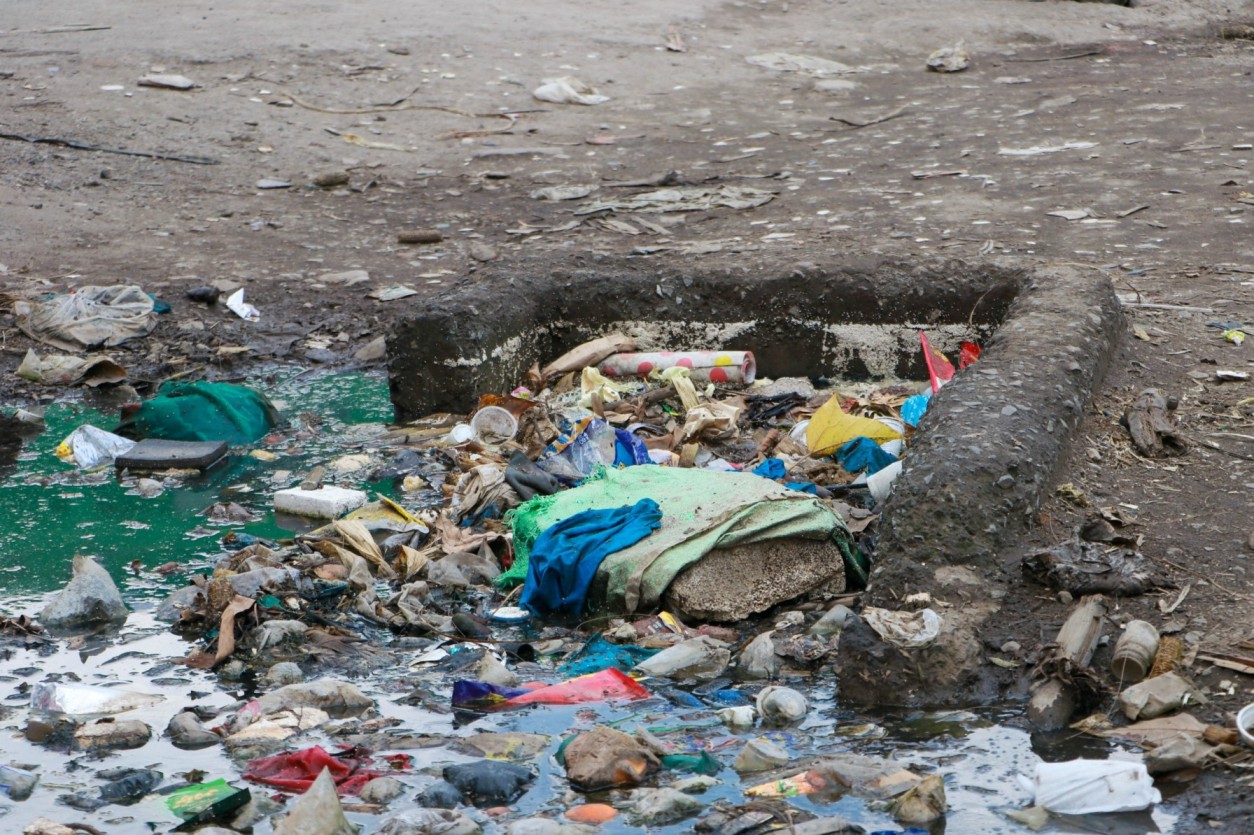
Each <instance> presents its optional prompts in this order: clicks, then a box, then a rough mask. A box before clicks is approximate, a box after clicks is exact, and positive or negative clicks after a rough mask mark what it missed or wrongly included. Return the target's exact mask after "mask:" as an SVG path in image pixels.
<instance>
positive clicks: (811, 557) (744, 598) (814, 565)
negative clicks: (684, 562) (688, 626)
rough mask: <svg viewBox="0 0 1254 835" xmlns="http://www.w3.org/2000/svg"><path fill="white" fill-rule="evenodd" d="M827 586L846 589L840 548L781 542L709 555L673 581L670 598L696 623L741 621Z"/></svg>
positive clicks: (671, 605)
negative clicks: (696, 621)
mask: <svg viewBox="0 0 1254 835" xmlns="http://www.w3.org/2000/svg"><path fill="white" fill-rule="evenodd" d="M823 585H828V586H830V587H832V588H833V589H835V590H838V591H840V590H843V589H844V587H845V565H844V560H843V558H842V557H841V553H840V549H839V548H838V547H836V543H834V542H831V541H827V540H825V541H814V540H808V539H781V540H776V541H773V542H763V543H758V544H753V545H741V546H739V547H737V548H729V549H727V550H717V551H711V552H710V553H709V554H707V555H706V556H705V557H703V558H702V559H700V560H698V561H697V562H696V563H694V564H692V565H690V566H689V567H688V568H686V569H684V570H683V571H681V572H680V573H679V575H678V576H676V577H675V580H674V582H672V583H671V585H670V589H669V590H668V591H667V593H666V598H667V601H668V608H670V609H672V610H674V609H678V610H679V611H680V612H683V613H684V614H686V615H688V616H689V617H690V618H692V619H694V620H698V621H737V620H744V619H746V618H748V617H749V616H750V615H755V614H758V613H759V612H765V611H766V610H767V609H770V608H771V607H772V606H776V605H778V604H780V603H783V602H785V601H787V600H792V599H793V598H796V597H800V596H801V595H803V594H805V593H807V592H809V591H812V590H814V589H816V588H818V587H819V586H823Z"/></svg>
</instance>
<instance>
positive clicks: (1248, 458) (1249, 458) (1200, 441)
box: [1189, 435, 1254, 461]
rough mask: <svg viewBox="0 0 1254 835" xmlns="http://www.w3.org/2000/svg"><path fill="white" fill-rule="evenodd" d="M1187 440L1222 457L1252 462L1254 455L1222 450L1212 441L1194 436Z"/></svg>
mask: <svg viewBox="0 0 1254 835" xmlns="http://www.w3.org/2000/svg"><path fill="white" fill-rule="evenodd" d="M1189 439H1190V440H1192V441H1193V442H1194V443H1198V444H1201V445H1202V446H1204V447H1206V448H1207V449H1213V450H1215V452H1222V453H1223V454H1224V455H1231V456H1232V457H1233V458H1240V459H1241V460H1242V461H1254V455H1246V454H1245V453H1244V452H1233V451H1232V450H1230V449H1224V448H1223V447H1221V446H1220V445H1219V444H1217V443H1215V442H1214V441H1206V440H1203V439H1201V438H1199V437H1197V436H1196V435H1191V436H1189Z"/></svg>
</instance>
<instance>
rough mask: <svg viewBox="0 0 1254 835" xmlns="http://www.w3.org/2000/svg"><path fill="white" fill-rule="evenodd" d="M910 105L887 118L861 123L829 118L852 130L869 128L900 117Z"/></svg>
mask: <svg viewBox="0 0 1254 835" xmlns="http://www.w3.org/2000/svg"><path fill="white" fill-rule="evenodd" d="M908 107H909V105H904V104H903V105H902V106H901V107H899V108H897V109H896V110H894V111H893V112H892V113H889V114H887V115H886V116H880V117H879V118H878V119H871V120H870V121H866V122H860V121H858V120H857V119H846V118H844V117H843V116H828V117H827V118H828V120H829V121H832V122H840V123H841V124H842V125H848V126H849V127H851V128H869V127H870V126H871V125H878V124H879V123H880V122H887V121H888V120H889V119H896V118H897V117H898V116H900V115H901V114H903V113H905V112H906V109H907V108H908Z"/></svg>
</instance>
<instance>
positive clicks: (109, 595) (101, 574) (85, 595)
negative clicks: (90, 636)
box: [39, 554, 126, 629]
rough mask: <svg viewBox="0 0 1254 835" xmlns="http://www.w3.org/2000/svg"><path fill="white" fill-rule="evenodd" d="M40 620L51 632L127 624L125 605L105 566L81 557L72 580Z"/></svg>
mask: <svg viewBox="0 0 1254 835" xmlns="http://www.w3.org/2000/svg"><path fill="white" fill-rule="evenodd" d="M39 621H40V623H42V624H43V625H44V626H47V627H49V628H52V629H75V628H77V627H80V626H96V625H98V624H102V623H124V622H125V621H126V604H125V603H123V602H122V594H121V593H120V592H119V591H118V587H117V585H116V584H114V582H113V578H112V577H110V576H109V572H108V571H106V570H105V568H104V566H102V565H101V564H100V563H98V562H96V561H95V560H93V559H92V558H91V557H86V556H83V555H82V554H78V555H76V556H75V557H74V577H73V579H71V580H70V582H69V583H68V584H66V586H65V588H63V589H62V590H61V592H60V593H59V594H58V595H57V596H56V597H54V598H52V602H50V603H49V604H48V605H47V606H45V607H44V610H43V611H42V612H40V613H39Z"/></svg>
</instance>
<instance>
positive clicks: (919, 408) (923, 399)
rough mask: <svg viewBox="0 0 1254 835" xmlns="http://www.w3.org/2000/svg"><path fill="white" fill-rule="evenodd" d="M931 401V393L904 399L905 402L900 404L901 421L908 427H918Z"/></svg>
mask: <svg viewBox="0 0 1254 835" xmlns="http://www.w3.org/2000/svg"><path fill="white" fill-rule="evenodd" d="M931 401H932V393H931V392H928V393H926V394H916V395H915V396H914V397H908V398H906V402H905V403H902V404H901V419H902V420H903V421H905V423H906V424H907V425H909V426H918V425H919V421H921V420H923V414H924V413H925V412H926V411H927V407H928V404H929V403H931Z"/></svg>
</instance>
